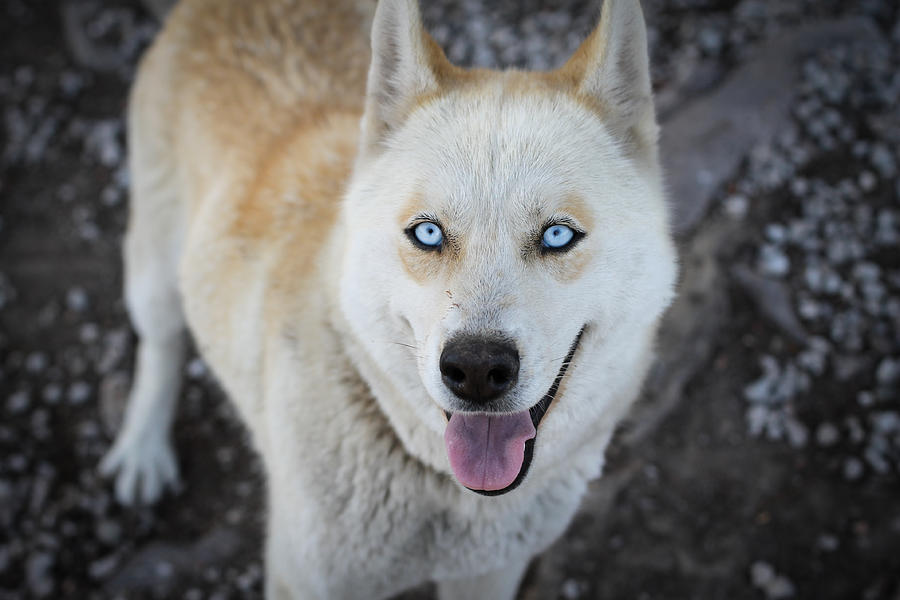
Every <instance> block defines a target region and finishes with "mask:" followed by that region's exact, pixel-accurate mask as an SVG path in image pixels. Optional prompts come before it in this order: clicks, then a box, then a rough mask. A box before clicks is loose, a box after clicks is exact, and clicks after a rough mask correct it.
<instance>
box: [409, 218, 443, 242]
mask: <svg viewBox="0 0 900 600" xmlns="http://www.w3.org/2000/svg"><path fill="white" fill-rule="evenodd" d="M412 234H413V237H415V239H416V241H417V242H419V243H420V244H421V245H422V246H427V247H428V248H440V246H441V243H442V242H443V241H444V232H443V231H441V228H440V227H438V226H437V224H435V223H432V222H431V221H423V222H421V223H419V224H418V225H416V226H415V227H414V228H413V230H412Z"/></svg>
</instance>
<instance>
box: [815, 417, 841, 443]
mask: <svg viewBox="0 0 900 600" xmlns="http://www.w3.org/2000/svg"><path fill="white" fill-rule="evenodd" d="M840 439H841V432H840V430H839V429H838V428H837V427H835V426H834V424H832V423H820V424H819V426H818V427H816V443H818V444H819V445H820V446H822V447H824V448H828V447H830V446H834V445H835V444H836V443H838V441H839V440H840Z"/></svg>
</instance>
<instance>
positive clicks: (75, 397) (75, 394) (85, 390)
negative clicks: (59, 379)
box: [66, 381, 92, 405]
mask: <svg viewBox="0 0 900 600" xmlns="http://www.w3.org/2000/svg"><path fill="white" fill-rule="evenodd" d="M91 391H92V390H91V386H90V384H89V383H87V382H86V381H76V382H75V383H73V384H72V385H70V386H69V392H68V394H67V396H66V397H67V399H68V401H69V404H76V405H77V404H84V403H85V402H87V400H88V398H90V397H91Z"/></svg>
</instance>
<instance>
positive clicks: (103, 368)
mask: <svg viewBox="0 0 900 600" xmlns="http://www.w3.org/2000/svg"><path fill="white" fill-rule="evenodd" d="M129 337H130V336H129V333H128V330H127V329H125V328H122V329H117V330H115V331H110V332H109V333H107V334H106V335H105V336H104V338H103V353H102V354H101V355H100V360H99V361H98V362H97V372H98V373H100V374H101V375H106V374H108V373H110V372H111V371H112V370H113V369H115V368H116V367H118V366H119V363H121V362H122V360H123V359H124V358H125V354H126V353H127V352H128V341H129Z"/></svg>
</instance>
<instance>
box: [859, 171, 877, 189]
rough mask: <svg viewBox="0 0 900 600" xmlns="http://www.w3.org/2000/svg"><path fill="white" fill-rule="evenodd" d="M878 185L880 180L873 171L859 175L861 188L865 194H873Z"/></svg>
mask: <svg viewBox="0 0 900 600" xmlns="http://www.w3.org/2000/svg"><path fill="white" fill-rule="evenodd" d="M876 185H878V178H877V177H875V174H874V173H872V171H863V172H862V173H860V174H859V187H860V188H861V189H862V191H864V192H871V191H872V190H874V189H875V186H876Z"/></svg>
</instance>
